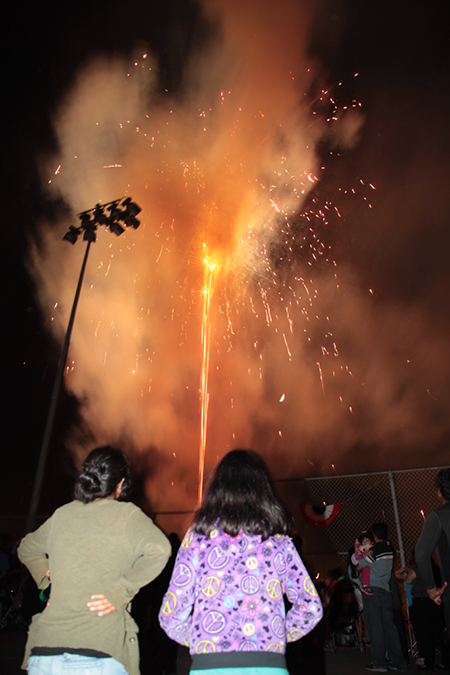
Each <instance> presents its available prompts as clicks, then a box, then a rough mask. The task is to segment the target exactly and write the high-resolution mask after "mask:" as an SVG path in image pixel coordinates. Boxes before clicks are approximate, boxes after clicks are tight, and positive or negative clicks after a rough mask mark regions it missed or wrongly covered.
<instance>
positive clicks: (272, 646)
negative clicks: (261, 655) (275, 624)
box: [266, 642, 283, 653]
mask: <svg viewBox="0 0 450 675" xmlns="http://www.w3.org/2000/svg"><path fill="white" fill-rule="evenodd" d="M281 651H283V650H282V648H281V645H279V644H278V643H277V642H271V643H270V645H267V649H266V652H278V653H279V652H281Z"/></svg>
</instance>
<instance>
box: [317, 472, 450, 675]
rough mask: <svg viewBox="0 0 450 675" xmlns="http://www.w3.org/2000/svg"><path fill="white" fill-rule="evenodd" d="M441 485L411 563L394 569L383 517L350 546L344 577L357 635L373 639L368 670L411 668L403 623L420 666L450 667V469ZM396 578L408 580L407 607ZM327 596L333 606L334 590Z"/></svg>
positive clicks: (442, 475) (441, 476)
mask: <svg viewBox="0 0 450 675" xmlns="http://www.w3.org/2000/svg"><path fill="white" fill-rule="evenodd" d="M437 488H438V498H439V500H440V501H441V503H442V506H441V507H440V508H439V509H437V510H436V511H434V512H433V513H431V514H430V516H429V517H428V518H427V519H426V521H425V523H424V527H423V530H422V533H421V536H420V538H419V540H418V542H417V545H416V547H415V551H414V552H413V556H412V559H411V561H410V564H409V565H408V566H405V567H401V568H399V569H397V570H396V571H394V564H393V563H394V550H393V548H392V546H391V545H390V543H389V541H388V535H387V528H386V524H385V523H384V522H379V523H374V525H373V526H372V528H371V530H366V531H364V532H362V533H361V534H360V535H359V536H358V538H357V539H356V541H355V545H354V547H352V549H351V551H350V560H349V568H348V575H347V577H346V579H347V580H349V581H351V583H352V585H353V595H354V608H353V612H351V611H349V612H348V615H349V616H350V617H351V618H353V619H356V617H357V616H358V617H360V618H362V622H361V623H362V626H361V624H360V626H359V632H360V635H359V638H360V640H363V639H364V637H365V639H366V641H367V642H368V643H370V651H371V658H372V660H371V662H370V663H369V664H368V665H367V670H369V671H373V672H387V671H388V669H389V668H390V669H392V670H399V671H401V672H404V671H407V670H408V657H409V652H410V651H411V649H410V647H411V645H408V642H407V636H406V631H405V623H406V624H408V623H409V624H410V625H411V627H412V629H413V633H412V634H413V635H414V638H415V641H416V644H417V648H418V658H417V660H416V663H415V665H416V667H417V668H418V669H420V670H433V669H434V668H435V667H436V668H442V669H449V668H450V653H449V644H448V637H447V636H448V635H449V634H450V633H449V627H450V592H447V582H448V580H449V579H450V546H449V536H450V469H442V470H441V471H440V472H439V474H438V478H437ZM436 553H437V556H436V558H437V559H434V557H433V556H434V555H436ZM398 581H401V582H404V583H405V592H406V593H405V597H406V605H407V607H404V606H402V601H401V598H400V593H399V586H398V583H397V582H398ZM331 586H332V588H333V587H334V586H333V584H331ZM329 596H330V597H329V598H328V602H327V604H328V606H329V607H330V606H332V604H333V603H332V599H333V598H332V596H333V592H331V593H329ZM356 606H357V607H358V609H357V610H356V609H355V607H356ZM405 610H406V611H405ZM328 614H329V615H330V614H331V612H330V610H328ZM405 619H406V620H405ZM332 623H333V622H332V621H330V619H329V620H328V624H329V625H328V630H329V631H330V630H331V631H333V630H334V627H333V625H332ZM364 630H365V631H366V633H365V636H364V637H363V635H362V633H363V631H364Z"/></svg>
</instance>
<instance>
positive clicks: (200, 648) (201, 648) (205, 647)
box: [195, 640, 216, 654]
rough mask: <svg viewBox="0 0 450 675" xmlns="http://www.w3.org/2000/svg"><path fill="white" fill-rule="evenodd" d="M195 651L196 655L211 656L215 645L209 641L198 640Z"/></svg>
mask: <svg viewBox="0 0 450 675" xmlns="http://www.w3.org/2000/svg"><path fill="white" fill-rule="evenodd" d="M195 651H196V653H197V654H213V653H214V652H215V651H216V645H215V644H214V642H210V640H200V642H199V643H198V645H197V646H196V648H195Z"/></svg>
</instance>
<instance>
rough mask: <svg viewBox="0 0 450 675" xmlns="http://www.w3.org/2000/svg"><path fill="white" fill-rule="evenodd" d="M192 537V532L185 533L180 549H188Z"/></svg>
mask: <svg viewBox="0 0 450 675" xmlns="http://www.w3.org/2000/svg"><path fill="white" fill-rule="evenodd" d="M193 536H194V534H193V532H192V531H189V532H187V533H186V536H185V538H184V539H183V541H182V543H181V548H189V546H190V545H191V543H192V538H193Z"/></svg>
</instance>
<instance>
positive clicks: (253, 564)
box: [245, 558, 258, 570]
mask: <svg viewBox="0 0 450 675" xmlns="http://www.w3.org/2000/svg"><path fill="white" fill-rule="evenodd" d="M245 564H246V565H247V567H248V569H249V570H256V568H257V567H258V560H257V558H248V560H247V562H246V563H245Z"/></svg>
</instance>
